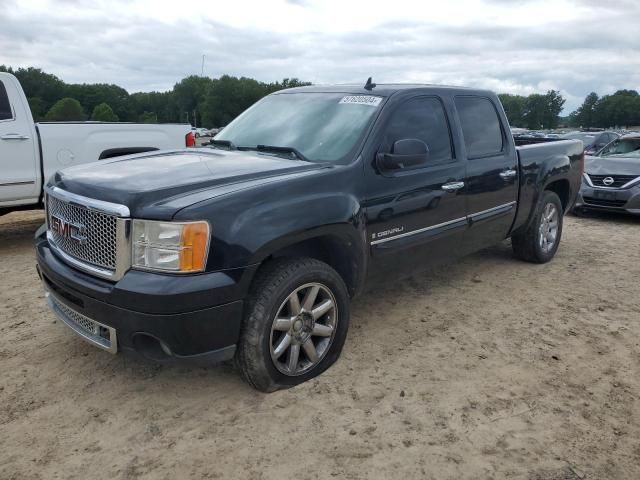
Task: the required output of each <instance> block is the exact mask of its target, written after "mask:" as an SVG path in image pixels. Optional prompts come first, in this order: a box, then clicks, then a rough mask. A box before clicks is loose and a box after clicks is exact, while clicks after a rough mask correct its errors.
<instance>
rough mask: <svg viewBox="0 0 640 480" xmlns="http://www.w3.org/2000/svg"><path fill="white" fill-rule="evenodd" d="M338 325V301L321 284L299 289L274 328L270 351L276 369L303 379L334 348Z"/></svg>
mask: <svg viewBox="0 0 640 480" xmlns="http://www.w3.org/2000/svg"><path fill="white" fill-rule="evenodd" d="M337 323H338V306H337V303H336V299H335V297H334V296H333V293H331V290H329V289H328V288H327V287H326V286H324V285H322V284H321V283H307V284H305V285H302V286H301V287H298V288H296V289H295V290H294V291H293V292H291V294H290V295H289V296H288V297H287V298H286V299H285V301H284V302H282V305H280V308H279V309H278V312H277V313H276V317H275V319H274V320H273V323H272V325H271V335H270V338H269V348H270V351H271V360H272V361H273V364H274V365H275V367H276V368H277V369H278V370H279V371H280V372H282V373H284V374H285V375H289V376H295V375H302V374H303V373H306V372H308V371H309V370H311V369H312V368H313V367H315V366H316V365H317V364H318V363H320V361H322V359H323V358H324V357H325V355H326V354H327V352H328V351H329V347H331V342H332V341H333V337H334V336H335V332H336V327H337Z"/></svg>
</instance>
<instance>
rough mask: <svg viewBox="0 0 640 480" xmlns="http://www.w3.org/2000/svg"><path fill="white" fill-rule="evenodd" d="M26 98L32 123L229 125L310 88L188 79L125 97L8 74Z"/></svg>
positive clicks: (20, 72) (106, 89) (31, 74)
mask: <svg viewBox="0 0 640 480" xmlns="http://www.w3.org/2000/svg"><path fill="white" fill-rule="evenodd" d="M0 72H9V73H12V74H14V75H15V76H16V77H17V78H18V80H19V81H20V84H21V85H22V88H23V89H24V91H25V94H26V95H27V100H28V101H29V106H30V108H31V113H32V114H33V117H34V119H35V120H36V121H74V120H97V121H106V122H118V121H120V122H141V123H190V124H192V125H197V126H207V127H219V126H224V125H227V124H228V123H229V122H230V121H231V120H233V119H234V118H235V117H236V116H238V115H239V114H240V113H241V112H242V111H244V110H245V109H247V108H248V107H249V106H251V105H252V104H253V103H255V102H256V101H257V100H259V99H260V98H262V97H264V96H265V95H268V94H270V93H272V92H275V91H277V90H281V89H283V88H291V87H298V86H304V85H310V83H309V82H303V81H300V80H298V79H297V78H285V79H283V80H282V81H280V82H271V83H265V82H260V81H258V80H254V79H252V78H246V77H240V78H238V77H233V76H229V75H223V76H221V77H220V78H208V77H201V76H196V75H192V76H189V77H186V78H184V79H182V80H181V81H179V82H178V83H176V84H175V85H174V86H173V88H172V89H171V90H170V91H167V92H138V93H131V94H130V93H128V92H127V91H126V90H125V89H124V88H122V87H119V86H118V85H113V84H103V83H96V84H68V83H65V82H64V81H62V80H60V79H59V78H58V77H56V76H55V75H52V74H50V73H46V72H43V71H42V70H41V69H39V68H33V67H29V68H18V69H12V68H11V67H7V66H4V65H0Z"/></svg>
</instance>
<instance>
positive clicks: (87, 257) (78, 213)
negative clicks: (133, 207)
mask: <svg viewBox="0 0 640 480" xmlns="http://www.w3.org/2000/svg"><path fill="white" fill-rule="evenodd" d="M52 215H55V216H57V217H60V218H62V219H64V220H65V222H69V223H73V224H78V225H83V226H84V227H85V228H86V232H85V236H86V241H85V242H82V243H81V242H79V241H77V240H74V239H72V238H70V237H66V236H62V235H60V234H58V233H57V232H55V231H52V230H51V229H49V232H50V234H51V236H52V238H53V241H54V243H55V245H56V247H58V248H59V249H60V250H62V251H63V252H64V253H66V254H68V255H70V256H72V257H74V258H77V259H79V260H82V261H83V262H87V263H90V264H92V265H97V266H99V267H103V268H107V269H110V270H115V268H116V249H117V228H116V224H117V220H116V217H115V216H113V215H108V214H105V213H101V212H98V211H95V210H91V209H88V208H85V207H82V206H79V205H76V204H72V203H69V202H65V201H64V200H61V199H59V198H56V197H54V196H53V195H51V194H49V195H47V221H48V222H49V225H51V216H52Z"/></svg>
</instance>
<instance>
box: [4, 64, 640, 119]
mask: <svg viewBox="0 0 640 480" xmlns="http://www.w3.org/2000/svg"><path fill="white" fill-rule="evenodd" d="M0 71H4V72H10V73H13V74H14V75H15V76H16V77H17V78H18V80H19V81H20V83H21V85H22V88H23V89H24V91H25V93H26V95H27V98H28V101H29V106H30V107H31V112H32V113H33V117H34V118H35V120H36V121H42V120H50V121H69V120H98V121H107V122H117V121H121V122H141V123H176V122H178V123H190V124H192V125H198V126H206V127H221V126H224V125H227V124H228V123H229V122H230V121H231V120H233V119H234V118H235V117H236V116H237V115H239V114H240V113H241V112H242V111H243V110H245V109H246V108H248V107H249V106H250V105H252V104H253V103H254V102H256V101H257V100H259V99H260V98H262V97H264V96H265V95H268V94H269V93H272V92H275V91H277V90H281V89H283V88H290V87H297V86H303V85H310V83H309V82H303V81H300V80H298V79H297V78H285V79H283V80H282V81H281V82H271V83H265V82H260V81H258V80H255V79H253V78H247V77H240V78H238V77H233V76H229V75H223V76H221V77H219V78H208V77H201V76H197V75H192V76H189V77H186V78H184V79H182V80H180V81H179V82H178V83H176V84H175V85H174V86H173V88H172V89H171V90H169V91H167V92H138V93H131V94H130V93H128V92H127V91H126V90H125V89H124V88H122V87H119V86H118V85H113V84H103V83H96V84H68V83H65V82H64V81H62V80H60V79H59V78H58V77H56V76H55V75H51V74H50V73H46V72H43V71H42V70H41V69H39V68H33V67H29V68H18V69H15V70H14V69H12V68H11V67H6V66H4V65H0ZM499 97H500V100H501V101H502V105H503V106H504V109H505V112H506V114H507V117H508V119H509V123H510V124H511V125H512V126H514V127H524V128H530V129H535V130H537V129H550V128H556V127H558V126H559V124H560V123H561V122H562V123H568V124H569V125H570V126H574V127H604V128H606V127H616V126H618V127H624V126H632V125H636V126H637V125H640V96H639V95H638V92H637V91H635V90H619V91H617V92H615V93H614V94H613V95H605V96H603V97H598V95H597V94H596V93H595V92H592V93H590V94H589V95H587V97H586V98H585V100H584V103H583V104H582V106H580V108H578V109H577V110H576V111H575V112H573V113H571V114H570V115H569V117H566V118H562V117H560V113H561V112H562V108H563V107H564V104H565V99H564V98H563V97H562V95H561V94H560V92H558V91H556V90H549V91H548V92H547V93H545V94H538V93H534V94H532V95H529V96H523V95H511V94H500V95H499Z"/></svg>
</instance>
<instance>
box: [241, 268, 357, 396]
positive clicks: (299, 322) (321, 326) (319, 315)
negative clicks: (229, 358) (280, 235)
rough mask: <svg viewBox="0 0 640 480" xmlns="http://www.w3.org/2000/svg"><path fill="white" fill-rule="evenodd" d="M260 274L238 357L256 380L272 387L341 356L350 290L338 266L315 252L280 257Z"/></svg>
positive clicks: (306, 375)
mask: <svg viewBox="0 0 640 480" xmlns="http://www.w3.org/2000/svg"><path fill="white" fill-rule="evenodd" d="M258 275H259V277H258V278H257V279H256V281H255V282H254V287H253V288H252V294H251V295H250V298H249V300H248V302H247V310H246V313H245V318H244V323H243V328H242V333H241V338H240V342H239V345H238V352H237V355H236V360H237V363H238V365H239V367H240V369H241V371H242V373H243V375H244V377H245V379H246V380H247V381H248V382H249V383H250V384H251V385H252V386H254V387H255V388H257V389H258V390H262V391H265V392H272V391H275V390H279V389H282V388H288V387H292V386H294V385H297V384H299V383H302V382H305V381H307V380H309V379H311V378H313V377H315V376H317V375H319V374H320V373H322V372H323V371H325V370H326V369H327V368H329V367H330V366H331V365H332V364H333V363H334V362H335V361H336V360H337V359H338V356H339V355H340V352H341V350H342V346H343V345H344V341H345V339H346V335H347V330H348V327H349V295H348V292H347V288H346V286H345V284H344V282H343V280H342V278H341V277H340V275H338V273H337V272H336V271H335V270H333V269H332V268H331V267H330V266H329V265H327V264H325V263H323V262H320V261H318V260H315V259H311V258H295V259H279V260H275V261H273V262H272V263H271V264H269V265H266V266H265V267H264V270H263V271H261V272H260V273H259V274H258Z"/></svg>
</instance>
